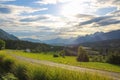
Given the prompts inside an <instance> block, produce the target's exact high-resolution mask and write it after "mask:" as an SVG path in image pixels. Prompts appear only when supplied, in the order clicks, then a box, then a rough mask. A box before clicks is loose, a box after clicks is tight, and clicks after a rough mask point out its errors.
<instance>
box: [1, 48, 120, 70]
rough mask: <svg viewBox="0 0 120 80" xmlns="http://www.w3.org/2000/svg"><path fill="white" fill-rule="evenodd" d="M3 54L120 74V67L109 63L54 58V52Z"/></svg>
mask: <svg viewBox="0 0 120 80" xmlns="http://www.w3.org/2000/svg"><path fill="white" fill-rule="evenodd" d="M1 52H3V53H12V54H16V55H19V56H24V57H28V58H33V59H38V60H47V61H52V62H56V63H62V64H68V65H74V66H80V67H86V68H93V69H99V70H106V71H111V72H120V66H118V65H113V64H109V63H100V62H77V61H76V57H74V56H66V57H65V58H62V57H57V58H55V57H53V54H54V53H52V52H48V53H26V52H23V51H18V50H15V51H12V50H4V51H1Z"/></svg>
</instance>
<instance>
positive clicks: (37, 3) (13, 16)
mask: <svg viewBox="0 0 120 80" xmlns="http://www.w3.org/2000/svg"><path fill="white" fill-rule="evenodd" d="M0 28H1V29H3V30H5V31H7V32H9V33H10V34H13V35H15V36H17V37H19V38H33V39H40V40H49V39H55V38H64V39H66V38H71V37H78V36H84V35H87V34H93V33H95V32H109V31H112V30H118V29H120V0H0Z"/></svg>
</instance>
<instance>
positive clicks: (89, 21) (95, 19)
mask: <svg viewBox="0 0 120 80" xmlns="http://www.w3.org/2000/svg"><path fill="white" fill-rule="evenodd" d="M111 17H112V16H104V17H96V18H92V19H91V20H88V21H85V22H82V23H80V26H82V25H88V24H91V23H98V22H100V21H102V20H105V19H109V18H111Z"/></svg>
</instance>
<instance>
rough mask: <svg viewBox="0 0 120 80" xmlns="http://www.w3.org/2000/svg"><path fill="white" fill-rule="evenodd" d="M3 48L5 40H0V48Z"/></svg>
mask: <svg viewBox="0 0 120 80" xmlns="http://www.w3.org/2000/svg"><path fill="white" fill-rule="evenodd" d="M4 48H5V41H3V40H0V50H2V49H4Z"/></svg>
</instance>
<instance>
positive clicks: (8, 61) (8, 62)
mask: <svg viewBox="0 0 120 80" xmlns="http://www.w3.org/2000/svg"><path fill="white" fill-rule="evenodd" d="M13 65H14V61H13V60H12V59H9V58H7V59H5V60H4V61H3V66H2V67H3V69H4V70H5V71H6V72H10V71H11V70H12V68H13Z"/></svg>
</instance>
